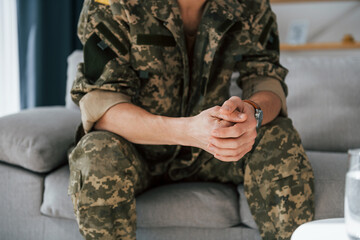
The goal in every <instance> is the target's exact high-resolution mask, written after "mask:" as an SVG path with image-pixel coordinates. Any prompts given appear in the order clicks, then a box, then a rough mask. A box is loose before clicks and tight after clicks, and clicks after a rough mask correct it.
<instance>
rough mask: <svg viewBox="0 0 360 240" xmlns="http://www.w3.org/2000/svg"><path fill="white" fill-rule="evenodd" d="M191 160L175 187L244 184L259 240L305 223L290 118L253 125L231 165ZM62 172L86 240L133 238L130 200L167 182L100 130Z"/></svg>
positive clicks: (308, 214)
mask: <svg viewBox="0 0 360 240" xmlns="http://www.w3.org/2000/svg"><path fill="white" fill-rule="evenodd" d="M181 153H182V154H186V150H184V151H182V152H181ZM180 155H181V154H180ZM198 158H199V161H198V162H201V165H200V168H199V169H198V170H197V171H195V172H194V173H193V174H192V175H191V176H188V177H184V178H182V179H179V181H180V180H182V181H216V182H222V183H234V184H244V187H245V195H246V198H247V200H248V203H249V206H250V210H251V212H252V214H253V217H254V219H255V222H256V223H257V225H258V227H259V231H260V234H261V236H262V238H263V239H267V240H274V239H278V240H282V239H290V237H291V234H292V233H293V231H294V230H295V229H296V228H297V227H298V226H299V225H301V224H303V223H305V222H307V221H311V220H312V219H313V215H314V199H313V191H314V182H313V180H314V176H313V172H312V168H311V166H310V164H309V161H308V159H307V156H306V154H305V151H304V149H303V147H302V145H301V140H300V138H299V135H298V133H297V132H296V130H295V129H294V128H293V126H292V123H291V120H290V119H288V118H284V117H278V118H277V119H275V120H274V121H273V122H272V123H270V124H268V125H265V126H263V127H261V128H260V130H259V133H258V137H257V139H256V143H255V145H254V147H253V150H252V151H251V152H249V153H248V154H246V155H245V156H244V157H243V158H242V159H240V160H239V161H238V162H222V161H219V160H217V159H216V158H214V157H211V156H210V154H208V153H206V152H202V153H201V154H200V156H199V157H198ZM182 159H183V156H179V158H175V160H174V162H181V161H182ZM203 159H205V160H203ZM70 171H71V176H70V185H69V194H71V196H72V200H73V204H74V211H75V214H76V216H77V221H78V224H79V228H80V232H81V233H82V234H83V236H84V237H85V239H94V240H95V239H99V240H102V239H106V240H107V239H131V240H134V239H136V232H135V231H136V212H135V211H136V206H135V196H136V195H137V194H139V193H141V192H143V191H144V190H146V189H148V188H149V187H152V186H155V185H158V184H164V183H171V182H175V181H173V180H171V178H170V177H169V174H168V172H164V173H162V176H161V178H160V177H158V176H153V175H152V174H151V164H150V163H149V161H147V159H146V156H143V155H141V153H139V151H138V150H137V149H136V148H135V147H134V144H132V143H130V142H128V141H127V140H125V139H124V138H122V137H120V136H118V135H116V134H113V133H110V132H106V131H94V132H90V133H89V134H86V135H85V136H84V137H83V138H82V139H81V141H80V142H79V143H78V144H77V146H76V147H75V149H74V150H73V151H72V152H71V154H70Z"/></svg>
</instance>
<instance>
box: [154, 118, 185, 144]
mask: <svg viewBox="0 0 360 240" xmlns="http://www.w3.org/2000/svg"><path fill="white" fill-rule="evenodd" d="M159 117H160V118H161V119H162V121H161V122H162V126H163V128H162V131H164V132H166V133H167V136H168V137H169V145H183V146H186V145H189V144H188V142H189V141H188V138H189V129H188V128H189V124H188V118H184V117H178V118H172V117H162V116H159Z"/></svg>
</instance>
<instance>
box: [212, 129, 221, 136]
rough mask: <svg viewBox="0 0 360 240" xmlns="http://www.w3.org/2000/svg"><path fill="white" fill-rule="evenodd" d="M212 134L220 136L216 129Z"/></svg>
mask: <svg viewBox="0 0 360 240" xmlns="http://www.w3.org/2000/svg"><path fill="white" fill-rule="evenodd" d="M211 135H213V136H215V137H217V136H219V132H218V131H216V130H214V131H212V132H211Z"/></svg>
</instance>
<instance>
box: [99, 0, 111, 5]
mask: <svg viewBox="0 0 360 240" xmlns="http://www.w3.org/2000/svg"><path fill="white" fill-rule="evenodd" d="M95 2H97V3H101V4H104V5H110V2H109V0H95Z"/></svg>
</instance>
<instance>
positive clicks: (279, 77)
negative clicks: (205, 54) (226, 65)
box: [236, 1, 288, 116]
mask: <svg viewBox="0 0 360 240" xmlns="http://www.w3.org/2000/svg"><path fill="white" fill-rule="evenodd" d="M251 29H252V30H251V31H252V40H253V44H252V48H250V49H249V51H248V53H247V54H246V55H244V56H243V60H242V61H240V62H238V63H237V65H236V68H237V70H238V71H239V72H240V78H239V79H238V85H239V86H240V87H241V88H242V90H243V98H244V99H245V98H250V97H251V96H252V95H253V94H255V93H257V92H261V91H270V92H273V93H275V94H276V95H277V96H278V97H279V98H280V100H281V102H282V105H281V112H280V114H281V115H283V116H287V106H286V96H287V86H286V83H285V77H286V75H287V73H288V70H287V69H286V68H284V67H283V66H282V65H281V64H280V63H279V36H278V29H277V24H276V16H275V14H274V13H273V12H272V10H271V8H270V5H269V3H268V1H263V5H262V6H261V7H260V10H259V11H258V13H257V14H256V15H255V16H254V20H253V21H252V26H251Z"/></svg>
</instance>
